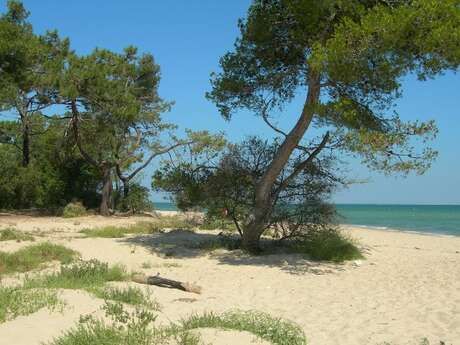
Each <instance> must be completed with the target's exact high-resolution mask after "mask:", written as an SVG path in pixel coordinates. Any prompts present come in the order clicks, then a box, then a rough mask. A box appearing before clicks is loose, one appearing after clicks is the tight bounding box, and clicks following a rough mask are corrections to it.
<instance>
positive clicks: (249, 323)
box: [179, 311, 307, 345]
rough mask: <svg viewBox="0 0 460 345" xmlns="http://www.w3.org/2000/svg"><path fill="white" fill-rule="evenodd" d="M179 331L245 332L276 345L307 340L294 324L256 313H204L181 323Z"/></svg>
mask: <svg viewBox="0 0 460 345" xmlns="http://www.w3.org/2000/svg"><path fill="white" fill-rule="evenodd" d="M179 328H180V329H182V330H184V331H190V330H193V329H198V328H219V329H223V330H234V331H246V332H249V333H252V334H254V335H256V336H257V337H259V338H261V339H264V340H267V341H269V342H271V343H272V344H276V345H305V344H306V343H307V340H306V338H305V335H304V333H303V331H302V329H301V328H300V327H299V326H297V325H296V324H294V323H292V322H289V321H285V320H282V319H279V318H273V317H271V316H270V315H268V314H266V313H261V312H256V311H230V312H227V313H224V314H222V315H218V314H213V313H205V314H203V315H192V316H191V317H189V318H187V319H184V320H182V321H181V323H180V326H179Z"/></svg>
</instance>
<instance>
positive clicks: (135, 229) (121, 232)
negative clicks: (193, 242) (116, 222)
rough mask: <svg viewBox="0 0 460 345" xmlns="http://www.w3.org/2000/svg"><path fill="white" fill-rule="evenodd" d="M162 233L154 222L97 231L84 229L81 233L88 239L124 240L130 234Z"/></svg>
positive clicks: (105, 227) (103, 228)
mask: <svg viewBox="0 0 460 345" xmlns="http://www.w3.org/2000/svg"><path fill="white" fill-rule="evenodd" d="M158 231H160V228H159V227H158V226H157V224H155V223H152V222H138V223H136V224H135V225H131V226H127V227H118V226H104V227H102V228H96V229H83V230H82V231H80V232H81V233H83V234H85V235H86V236H87V237H102V238H122V237H125V236H126V235H129V234H153V233H156V232H158Z"/></svg>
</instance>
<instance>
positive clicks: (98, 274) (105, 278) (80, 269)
mask: <svg viewBox="0 0 460 345" xmlns="http://www.w3.org/2000/svg"><path fill="white" fill-rule="evenodd" d="M127 277H128V275H127V273H126V270H125V268H124V267H122V266H119V265H115V266H111V267H109V265H108V264H106V263H102V262H100V261H97V260H90V261H79V262H76V263H74V264H70V265H65V266H62V267H61V268H60V270H59V272H56V273H52V274H47V275H41V276H40V275H39V276H36V277H31V278H27V279H26V280H25V281H24V288H27V289H31V288H47V289H89V290H91V289H94V288H97V287H102V286H103V285H104V284H105V283H106V282H110V281H123V280H126V279H127Z"/></svg>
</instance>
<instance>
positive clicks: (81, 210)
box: [62, 202, 87, 218]
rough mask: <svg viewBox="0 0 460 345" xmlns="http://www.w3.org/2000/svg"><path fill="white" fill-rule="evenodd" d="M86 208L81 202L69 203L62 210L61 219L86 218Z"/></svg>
mask: <svg viewBox="0 0 460 345" xmlns="http://www.w3.org/2000/svg"><path fill="white" fill-rule="evenodd" d="M86 215H87V212H86V208H85V206H83V204H82V203H81V202H71V203H69V204H67V206H66V207H64V209H63V210H62V217H64V218H74V217H83V216H86Z"/></svg>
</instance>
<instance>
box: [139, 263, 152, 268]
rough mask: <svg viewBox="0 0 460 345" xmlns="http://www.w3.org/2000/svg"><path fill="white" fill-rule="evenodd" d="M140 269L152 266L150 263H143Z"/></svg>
mask: <svg viewBox="0 0 460 345" xmlns="http://www.w3.org/2000/svg"><path fill="white" fill-rule="evenodd" d="M141 267H142V268H143V269H149V268H152V267H153V266H152V263H150V262H143V263H142V265H141Z"/></svg>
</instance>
